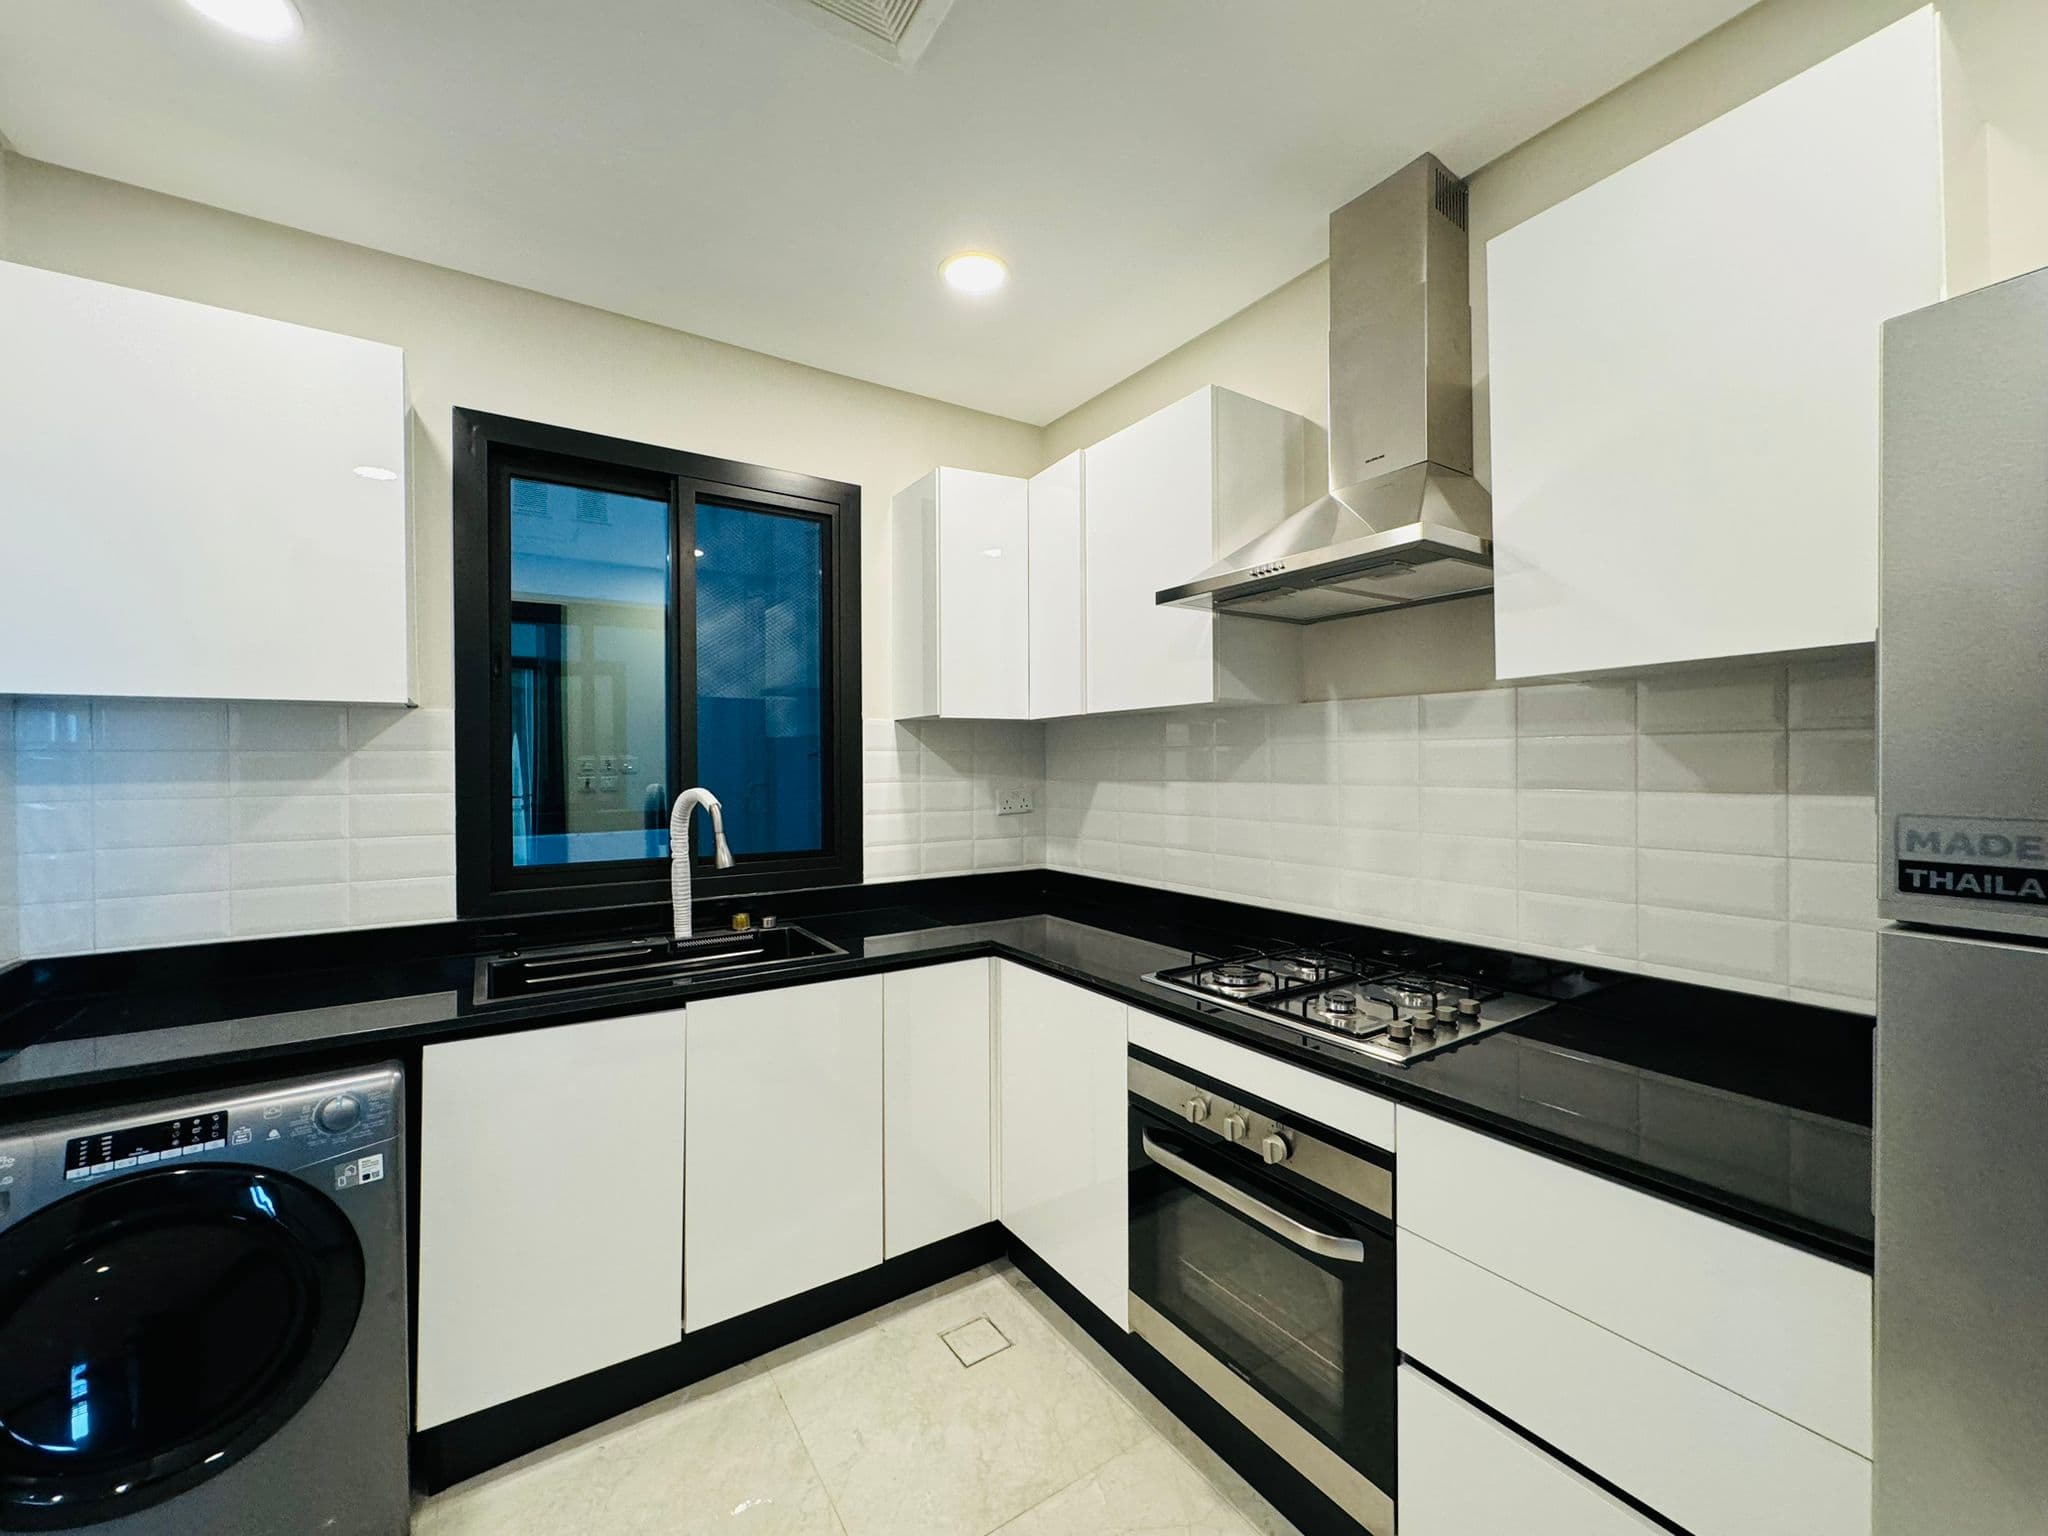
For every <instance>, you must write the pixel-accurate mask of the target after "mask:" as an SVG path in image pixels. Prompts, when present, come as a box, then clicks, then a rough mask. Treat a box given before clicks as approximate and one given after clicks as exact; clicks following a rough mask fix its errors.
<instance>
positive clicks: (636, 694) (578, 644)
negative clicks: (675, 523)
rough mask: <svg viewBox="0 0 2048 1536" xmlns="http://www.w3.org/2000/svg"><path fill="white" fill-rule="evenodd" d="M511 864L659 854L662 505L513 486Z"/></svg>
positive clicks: (665, 569)
mask: <svg viewBox="0 0 2048 1536" xmlns="http://www.w3.org/2000/svg"><path fill="white" fill-rule="evenodd" d="M511 523H512V675H511V680H510V681H511V713H512V862H513V863H514V864H515V865H521V866H525V865H548V864H591V863H604V862H608V861H611V860H615V859H649V858H664V859H665V858H667V857H668V810H667V806H668V800H669V793H668V760H669V741H670V738H671V735H672V733H671V731H670V729H669V719H670V712H671V704H670V699H669V673H670V670H671V669H670V666H669V659H668V622H669V619H668V615H669V590H670V582H669V509H668V503H667V502H665V501H657V500H654V499H652V498H649V497H644V496H624V495H619V494H617V493H615V492H611V491H598V490H591V489H589V488H587V487H583V486H573V485H556V484H553V483H550V482H548V481H543V480H522V479H517V478H515V479H514V480H513V481H512V516H511Z"/></svg>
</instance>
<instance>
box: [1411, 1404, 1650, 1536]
mask: <svg viewBox="0 0 2048 1536" xmlns="http://www.w3.org/2000/svg"><path fill="white" fill-rule="evenodd" d="M1400 1424H1401V1536H1491V1533H1493V1532H1496V1531H1513V1532H1515V1533H1516V1536H1664V1528H1663V1527H1662V1526H1660V1525H1658V1524H1657V1523H1656V1522H1654V1521H1652V1520H1649V1519H1646V1518H1645V1517H1644V1516H1642V1515H1640V1514H1638V1513H1637V1512H1636V1511H1635V1510H1633V1509H1631V1508H1629V1506H1628V1505H1626V1504H1624V1503H1622V1501H1621V1500H1619V1499H1617V1498H1616V1497H1615V1496H1614V1495H1613V1494H1611V1493H1609V1492H1608V1491H1607V1490H1606V1489H1604V1488H1601V1487H1598V1486H1597V1485H1595V1484H1593V1483H1589V1482H1588V1481H1586V1479H1585V1478H1583V1477H1581V1476H1580V1475H1579V1474H1578V1473H1576V1472H1574V1471H1573V1470H1572V1469H1571V1468H1570V1467H1567V1466H1566V1465H1564V1463H1562V1462H1560V1461H1555V1460H1553V1459H1552V1458H1551V1457H1549V1456H1547V1455H1545V1454H1544V1453H1543V1452H1542V1451H1540V1450H1538V1449H1537V1448H1536V1447H1535V1446H1533V1445H1531V1444H1530V1443H1529V1442H1528V1441H1526V1440H1524V1439H1523V1438H1522V1437H1521V1436H1520V1435H1518V1434H1516V1433H1515V1432H1514V1431H1513V1430H1511V1429H1509V1428H1508V1427H1507V1426H1506V1425H1504V1424H1501V1423H1499V1422H1498V1421H1496V1420H1494V1419H1491V1418H1488V1417H1487V1416H1486V1415H1485V1414H1483V1413H1481V1412H1480V1411H1479V1410H1478V1409H1477V1408H1474V1407H1473V1406H1472V1405H1471V1404H1470V1403H1468V1402H1466V1401H1465V1400H1464V1399H1462V1398H1460V1397H1459V1396H1458V1395H1457V1394H1456V1393H1455V1392H1447V1391H1445V1390H1444V1389H1443V1388H1442V1387H1440V1386H1438V1385H1437V1384H1436V1383H1435V1382H1433V1381H1431V1380H1430V1379H1429V1378H1428V1377H1427V1376H1425V1375H1423V1374H1422V1373H1421V1372H1420V1371H1418V1370H1416V1369H1415V1368H1414V1367H1413V1366H1403V1367H1402V1368H1401V1418H1400Z"/></svg>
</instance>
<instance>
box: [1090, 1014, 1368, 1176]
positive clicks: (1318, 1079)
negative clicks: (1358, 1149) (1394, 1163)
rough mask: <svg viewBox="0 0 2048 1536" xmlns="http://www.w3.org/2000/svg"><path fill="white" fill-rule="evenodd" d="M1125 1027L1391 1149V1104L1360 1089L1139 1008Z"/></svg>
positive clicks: (1156, 1046)
mask: <svg viewBox="0 0 2048 1536" xmlns="http://www.w3.org/2000/svg"><path fill="white" fill-rule="evenodd" d="M1130 1032H1131V1043H1132V1044H1133V1045H1142V1046H1143V1047H1144V1048H1145V1049H1146V1050H1148V1051H1156V1052H1158V1053H1159V1054H1160V1055H1161V1056H1164V1057H1165V1058H1166V1059H1167V1060H1169V1061H1177V1062H1179V1063H1180V1064H1181V1065H1182V1066H1184V1067H1192V1068H1194V1069H1195V1070H1196V1071H1197V1072H1206V1073H1208V1074H1209V1076H1211V1077H1214V1078H1217V1079H1219V1080H1221V1081H1223V1082H1226V1083H1228V1084H1230V1085H1231V1086H1232V1087H1233V1088H1242V1089H1243V1090H1244V1091H1245V1092H1246V1093H1251V1094H1257V1095H1258V1096H1259V1097H1260V1098H1264V1099H1270V1100H1271V1101H1272V1102H1273V1103H1275V1104H1277V1105H1279V1106H1280V1107H1281V1108H1282V1109H1291V1110H1293V1111H1294V1112H1295V1113H1297V1114H1300V1115H1304V1116H1306V1117H1307V1118H1309V1119H1311V1120H1320V1121H1321V1122H1322V1123H1323V1124H1324V1125H1327V1126H1328V1127H1329V1128H1330V1129H1331V1130H1333V1131H1342V1132H1344V1134H1345V1135H1347V1136H1355V1137H1357V1138H1358V1139H1359V1140H1360V1141H1362V1142H1364V1143H1366V1144H1367V1145H1368V1146H1374V1147H1382V1148H1384V1149H1386V1150H1387V1151H1389V1152H1391V1151H1393V1150H1394V1106H1393V1105H1392V1104H1391V1103H1389V1102H1388V1101H1387V1100H1385V1099H1382V1098H1378V1097H1376V1096H1375V1095H1373V1094H1370V1093H1367V1092H1366V1091H1365V1090H1364V1089H1362V1088H1353V1087H1351V1086H1350V1085H1349V1084H1346V1083H1340V1082H1338V1081H1337V1080H1336V1079H1335V1078H1333V1077H1324V1076H1323V1075H1322V1074H1321V1073H1320V1072H1311V1071H1309V1070H1308V1068H1306V1067H1297V1066H1295V1065H1294V1064H1293V1063H1291V1062H1285V1061H1280V1060H1278V1059H1276V1058H1275V1057H1272V1056H1268V1055H1267V1054H1266V1053H1265V1052H1263V1051H1255V1050H1252V1049H1251V1048H1250V1047H1248V1046H1242V1045H1238V1044H1236V1043H1235V1042H1233V1041H1230V1040H1225V1039H1223V1038H1222V1037H1221V1036H1218V1035H1212V1034H1209V1033H1207V1032H1206V1031H1204V1030H1199V1029H1190V1028H1189V1027H1188V1026H1187V1025H1185V1024H1176V1023H1175V1022H1174V1021H1173V1020H1171V1019H1162V1018H1161V1017H1159V1015H1158V1014H1156V1013H1146V1012H1145V1011H1144V1010H1143V1009H1140V1008H1133V1009H1132V1010H1131V1024H1130Z"/></svg>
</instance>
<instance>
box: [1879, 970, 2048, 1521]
mask: <svg viewBox="0 0 2048 1536" xmlns="http://www.w3.org/2000/svg"><path fill="white" fill-rule="evenodd" d="M1877 953H1878V989H1877V1012H1878V1043H1877V1387H1876V1391H1877V1399H1876V1431H1877V1432H1876V1458H1875V1459H1876V1482H1875V1510H1874V1515H1875V1523H1874V1531H1875V1536H1929V1533H1931V1532H1951V1531H1952V1532H1956V1533H1958V1536H1960V1533H1962V1532H1968V1533H1969V1536H2041V1532H2043V1531H2048V1320H2044V1319H2048V950H2044V949H2041V948H2038V947H2035V946H2033V945H2027V944H2014V943H2007V942H2002V941H1996V940H1989V939H1967V938H1953V937H1948V936H1944V935H1939V934H1932V933H1923V932H1912V931H1908V930H1904V929H1887V930H1885V931H1884V932H1882V933H1881V934H1879V935H1878V942H1877Z"/></svg>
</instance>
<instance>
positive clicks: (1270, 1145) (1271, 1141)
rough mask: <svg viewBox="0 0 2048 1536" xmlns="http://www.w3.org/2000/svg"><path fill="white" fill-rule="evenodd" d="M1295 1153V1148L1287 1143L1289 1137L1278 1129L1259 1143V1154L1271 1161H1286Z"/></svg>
mask: <svg viewBox="0 0 2048 1536" xmlns="http://www.w3.org/2000/svg"><path fill="white" fill-rule="evenodd" d="M1293 1155H1294V1148H1292V1147H1290V1146H1289V1145H1287V1138H1286V1137H1285V1136H1282V1135H1281V1134H1280V1133H1279V1132H1278V1131H1275V1132H1273V1134H1272V1135H1270V1136H1268V1137H1267V1138H1266V1139H1265V1140H1264V1141H1261V1142H1260V1143H1259V1156H1261V1157H1263V1158H1264V1159H1265V1160H1266V1161H1267V1162H1269V1163H1284V1162H1286V1161H1287V1159H1288V1158H1290V1157H1292V1156H1293Z"/></svg>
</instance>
